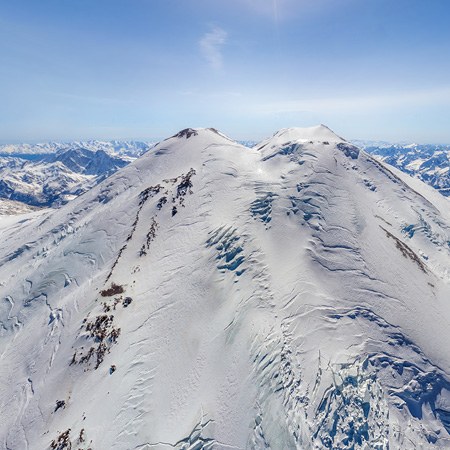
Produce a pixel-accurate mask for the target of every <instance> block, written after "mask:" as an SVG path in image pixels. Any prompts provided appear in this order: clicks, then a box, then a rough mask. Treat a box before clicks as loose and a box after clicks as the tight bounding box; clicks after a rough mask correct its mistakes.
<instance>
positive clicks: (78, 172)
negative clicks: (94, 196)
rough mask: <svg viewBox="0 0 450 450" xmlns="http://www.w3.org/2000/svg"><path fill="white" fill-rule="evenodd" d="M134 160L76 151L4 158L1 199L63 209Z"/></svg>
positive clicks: (0, 168) (0, 159) (0, 174)
mask: <svg viewBox="0 0 450 450" xmlns="http://www.w3.org/2000/svg"><path fill="white" fill-rule="evenodd" d="M132 160H133V158H131V157H126V156H118V155H111V154H108V153H106V152H105V151H103V150H96V151H92V150H88V149H85V148H79V147H74V148H70V149H60V150H58V152H56V153H54V154H44V155H40V156H39V157H38V155H35V157H34V158H33V159H31V160H29V159H27V158H24V156H23V155H21V156H3V157H0V198H3V199H9V200H14V201H18V202H22V203H24V204H27V205H31V206H53V207H54V206H59V205H61V204H64V203H67V201H69V200H71V199H73V198H75V197H77V196H78V195H80V194H82V193H84V192H86V191H87V190H89V189H90V188H92V186H95V185H96V184H98V183H99V182H100V181H102V180H104V179H105V178H106V177H108V176H109V175H111V174H112V173H114V172H116V171H117V170H118V169H120V168H122V167H124V166H126V165H127V164H129V163H130V162H131V161H132Z"/></svg>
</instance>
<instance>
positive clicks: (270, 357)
mask: <svg viewBox="0 0 450 450" xmlns="http://www.w3.org/2000/svg"><path fill="white" fill-rule="evenodd" d="M0 230H1V233H2V240H0V261H1V264H0V408H1V411H2V420H1V421H0V449H5V450H6V449H59V450H62V449H69V448H72V449H74V448H76V449H79V448H82V449H84V450H87V449H88V448H91V449H108V450H109V449H121V450H122V449H141V450H144V449H146V450H148V449H162V450H163V449H178V450H180V449H186V450H188V449H189V450H192V449H244V448H249V449H273V450H278V449H283V450H284V449H302V450H310V449H311V450H312V449H327V448H328V449H341V450H344V449H347V450H350V449H352V450H358V449H361V450H362V449H406V448H407V449H410V448H411V449H414V448H416V449H428V448H449V446H450V434H449V432H450V352H449V350H448V345H447V342H448V339H449V337H450V336H449V331H448V323H449V319H450V306H449V304H448V299H449V298H450V269H449V267H450V264H449V261H450V247H449V244H448V243H449V242H450V212H449V208H448V201H447V199H445V198H443V197H442V196H441V195H440V194H438V193H436V192H435V191H434V190H433V189H431V188H429V187H427V186H425V185H423V183H421V182H419V181H417V180H412V179H410V178H409V177H408V176H405V175H403V174H401V173H400V172H398V171H397V170H396V169H394V168H388V167H387V166H385V165H384V163H383V162H380V161H377V160H375V159H373V158H372V157H371V156H369V155H368V154H367V153H365V152H364V151H362V150H359V149H358V148H356V147H355V146H353V145H352V144H350V143H348V142H346V141H345V140H344V139H342V138H340V137H339V136H337V135H335V134H334V133H333V132H332V131H331V130H329V129H328V128H326V127H324V126H319V127H313V128H310V129H295V128H292V129H284V130H281V131H280V132H278V133H276V134H275V135H274V136H273V137H272V138H269V139H267V140H265V141H263V142H262V143H260V144H257V145H256V146H254V147H252V148H247V147H244V146H242V145H240V144H238V143H235V142H233V141H232V140H230V139H229V138H227V137H226V136H224V135H222V134H221V133H220V132H218V131H217V130H214V129H192V128H187V129H185V130H183V131H181V132H180V133H178V134H176V135H175V136H172V137H171V138H168V139H166V140H165V141H162V142H161V143H160V144H158V145H157V146H156V147H155V148H153V149H152V150H150V151H148V152H147V153H146V154H145V155H144V156H142V157H141V158H139V159H138V160H136V161H134V162H133V163H131V164H130V165H128V166H127V167H124V168H122V169H121V170H119V171H118V172H117V173H115V174H113V175H112V176H110V177H109V178H108V179H107V180H105V181H103V182H102V183H100V184H99V185H97V186H96V187H94V188H93V189H91V190H90V191H88V192H86V193H85V194H84V195H82V196H80V197H78V198H76V199H74V200H72V201H71V202H70V203H68V204H67V205H65V206H63V207H61V208H60V209H58V210H52V211H49V210H38V211H31V212H28V213H26V214H24V215H20V216H2V217H0Z"/></svg>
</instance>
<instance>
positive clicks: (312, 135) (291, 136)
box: [274, 124, 345, 142]
mask: <svg viewBox="0 0 450 450" xmlns="http://www.w3.org/2000/svg"><path fill="white" fill-rule="evenodd" d="M274 137H280V138H282V139H284V140H288V141H297V142H301V141H313V142H345V139H343V138H341V137H340V136H338V135H337V134H336V133H335V132H334V131H332V130H330V128H328V127H327V126H326V125H322V124H321V125H316V126H313V127H306V128H300V127H292V128H282V129H281V130H279V131H278V132H276V133H275V135H274Z"/></svg>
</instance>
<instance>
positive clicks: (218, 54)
mask: <svg viewBox="0 0 450 450" xmlns="http://www.w3.org/2000/svg"><path fill="white" fill-rule="evenodd" d="M227 37H228V33H227V32H226V31H225V30H223V29H222V28H220V27H213V28H212V30H211V31H209V32H208V33H206V34H205V35H204V36H203V37H202V39H200V42H199V45H200V50H201V52H202V54H203V57H204V58H205V59H206V61H207V62H208V64H209V65H210V66H211V68H213V69H214V70H220V69H221V68H222V67H223V55H222V51H221V48H222V47H223V45H224V44H225V43H226V42H227Z"/></svg>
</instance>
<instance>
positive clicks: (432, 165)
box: [357, 141, 450, 197]
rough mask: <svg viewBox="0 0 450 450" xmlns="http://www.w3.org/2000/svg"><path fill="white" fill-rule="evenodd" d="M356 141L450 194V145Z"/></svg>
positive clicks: (444, 192) (406, 171)
mask: <svg viewBox="0 0 450 450" xmlns="http://www.w3.org/2000/svg"><path fill="white" fill-rule="evenodd" d="M357 145H359V146H361V147H363V148H364V149H365V150H366V151H368V152H369V153H371V154H373V155H376V156H377V157H379V158H380V159H381V160H383V161H385V162H387V163H388V164H390V165H392V166H394V167H397V168H398V169H400V170H401V171H403V172H405V173H407V174H409V175H412V176H414V177H416V178H419V179H420V180H422V181H424V182H425V183H427V184H429V185H430V186H433V187H434V188H435V189H437V190H438V191H439V192H440V193H441V194H443V195H445V196H446V197H448V196H450V145H431V144H388V143H373V142H372V143H371V142H363V141H358V142H357Z"/></svg>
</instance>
